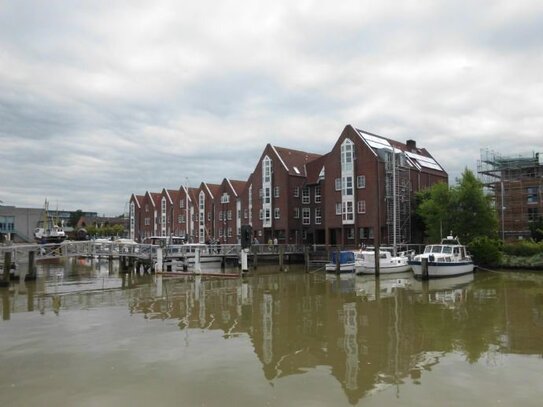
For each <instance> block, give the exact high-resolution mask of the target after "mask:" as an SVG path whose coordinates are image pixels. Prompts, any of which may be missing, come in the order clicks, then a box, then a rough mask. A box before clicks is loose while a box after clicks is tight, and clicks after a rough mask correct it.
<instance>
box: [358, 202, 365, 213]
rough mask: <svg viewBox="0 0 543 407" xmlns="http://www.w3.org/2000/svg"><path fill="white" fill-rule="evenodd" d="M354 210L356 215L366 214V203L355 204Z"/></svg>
mask: <svg viewBox="0 0 543 407" xmlns="http://www.w3.org/2000/svg"><path fill="white" fill-rule="evenodd" d="M356 209H357V212H358V213H366V201H365V200H361V201H358V202H357V203H356Z"/></svg>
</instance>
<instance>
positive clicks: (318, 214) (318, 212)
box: [315, 208, 322, 225]
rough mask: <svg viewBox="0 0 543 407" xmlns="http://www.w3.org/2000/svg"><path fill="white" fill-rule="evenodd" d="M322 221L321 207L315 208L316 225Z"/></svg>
mask: <svg viewBox="0 0 543 407" xmlns="http://www.w3.org/2000/svg"><path fill="white" fill-rule="evenodd" d="M321 223H322V216H321V208H315V225H320V224H321Z"/></svg>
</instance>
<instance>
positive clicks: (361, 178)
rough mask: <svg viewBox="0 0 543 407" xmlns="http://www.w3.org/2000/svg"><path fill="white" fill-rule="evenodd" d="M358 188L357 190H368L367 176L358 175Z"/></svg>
mask: <svg viewBox="0 0 543 407" xmlns="http://www.w3.org/2000/svg"><path fill="white" fill-rule="evenodd" d="M356 188H357V189H363V188H366V176H365V175H358V176H357V177H356Z"/></svg>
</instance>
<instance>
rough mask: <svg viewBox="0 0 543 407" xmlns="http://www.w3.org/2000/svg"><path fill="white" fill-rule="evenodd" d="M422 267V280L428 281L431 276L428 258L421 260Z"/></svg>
mask: <svg viewBox="0 0 543 407" xmlns="http://www.w3.org/2000/svg"><path fill="white" fill-rule="evenodd" d="M420 267H421V269H422V273H421V274H422V279H423V280H428V278H429V275H428V258H427V257H423V258H422V259H420Z"/></svg>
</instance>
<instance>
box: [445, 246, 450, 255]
mask: <svg viewBox="0 0 543 407" xmlns="http://www.w3.org/2000/svg"><path fill="white" fill-rule="evenodd" d="M443 253H447V254H451V253H452V247H451V246H443Z"/></svg>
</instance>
